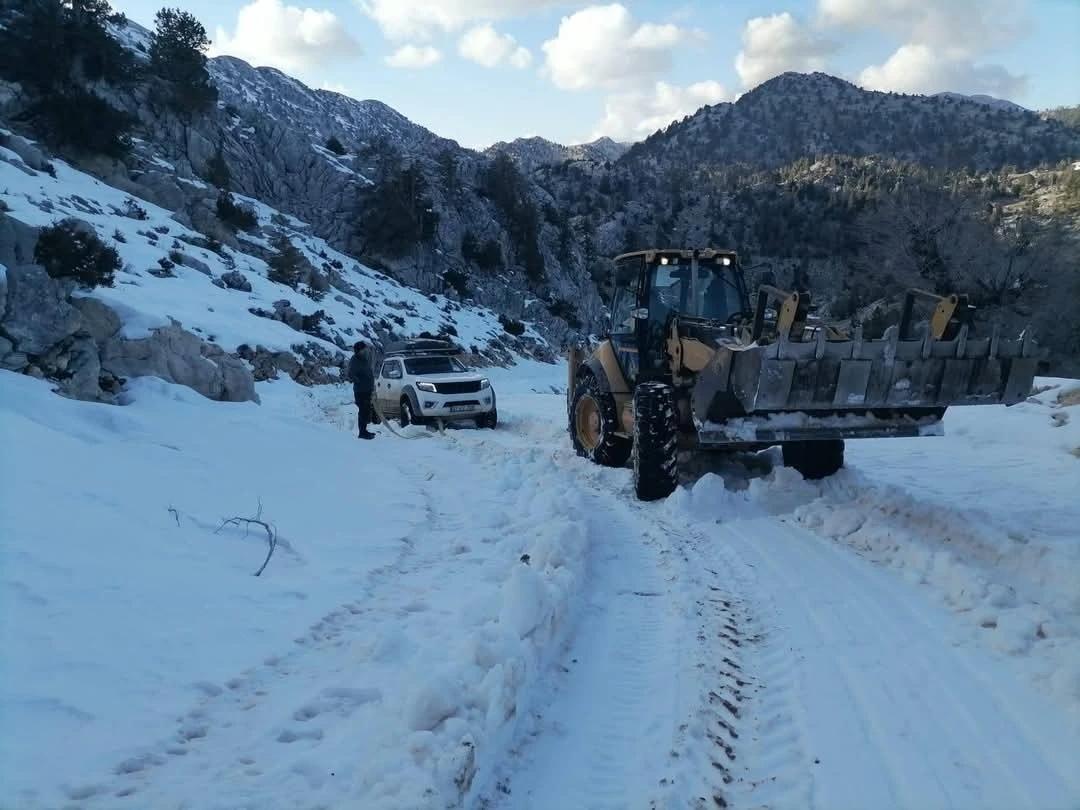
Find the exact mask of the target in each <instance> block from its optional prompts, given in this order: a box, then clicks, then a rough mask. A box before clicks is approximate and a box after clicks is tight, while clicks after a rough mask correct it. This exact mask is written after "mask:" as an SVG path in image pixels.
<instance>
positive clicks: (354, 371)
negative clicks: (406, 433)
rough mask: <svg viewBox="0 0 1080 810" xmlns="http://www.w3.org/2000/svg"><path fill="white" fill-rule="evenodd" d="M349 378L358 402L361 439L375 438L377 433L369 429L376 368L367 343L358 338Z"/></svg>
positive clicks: (354, 396)
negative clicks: (372, 362) (372, 364)
mask: <svg viewBox="0 0 1080 810" xmlns="http://www.w3.org/2000/svg"><path fill="white" fill-rule="evenodd" d="M349 380H350V381H351V382H352V387H353V400H354V401H355V402H356V409H357V413H356V427H357V429H358V430H359V433H358V435H359V437H360V438H361V439H374V438H375V434H374V433H372V432H371V431H369V430H368V422H370V421H371V397H372V396H373V395H374V393H375V370H374V369H373V368H372V367H371V357H370V356H369V355H368V347H367V344H366V343H365V342H364V341H362V340H358V341H356V343H354V344H353V356H352V358H351V359H350V360H349Z"/></svg>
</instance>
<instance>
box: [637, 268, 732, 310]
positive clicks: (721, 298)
mask: <svg viewBox="0 0 1080 810" xmlns="http://www.w3.org/2000/svg"><path fill="white" fill-rule="evenodd" d="M690 273H691V265H690V263H689V262H688V261H687V262H684V263H681V264H673V263H672V264H658V265H656V269H655V271H654V275H653V283H652V300H651V301H650V302H649V310H650V313H649V315H650V319H651V318H652V317H653V310H654V309H655V310H656V316H657V317H658V318H659V319H660V320H663V319H664V318H666V316H667V314H668V313H670V312H677V313H679V314H680V315H684V316H687V317H691V318H704V319H707V320H715V321H726V320H727V319H728V318H730V317H731V316H732V315H734V314H735V313H737V312H740V311H741V310H742V309H743V302H742V290H741V288H740V287H739V280H738V275H737V274H736V271H735V267H734V266H733V265H722V264H700V265H699V266H698V268H697V284H696V285H691V281H690ZM695 287H696V296H695V295H694V292H695V290H694V288H695Z"/></svg>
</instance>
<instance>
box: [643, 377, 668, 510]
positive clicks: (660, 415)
mask: <svg viewBox="0 0 1080 810" xmlns="http://www.w3.org/2000/svg"><path fill="white" fill-rule="evenodd" d="M678 453H679V428H678V424H677V422H676V418H675V391H674V389H673V388H672V387H671V386H670V385H665V384H664V383H657V382H647V383H641V385H639V386H638V387H637V388H636V389H635V390H634V452H633V456H634V490H635V492H636V493H637V497H638V499H639V500H642V501H658V500H660V499H662V498H666V497H667V496H668V495H670V494H671V493H672V492H674V491H675V487H676V486H678V484H679V456H678Z"/></svg>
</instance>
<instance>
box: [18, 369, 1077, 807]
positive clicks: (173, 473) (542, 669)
mask: <svg viewBox="0 0 1080 810" xmlns="http://www.w3.org/2000/svg"><path fill="white" fill-rule="evenodd" d="M490 371H491V373H490V374H488V371H485V375H487V376H490V378H491V379H492V384H493V386H494V387H495V389H496V391H497V392H498V395H499V398H500V399H499V401H500V419H501V423H500V427H499V428H498V429H497V430H494V431H490V430H476V429H475V428H472V427H469V426H461V427H460V429H459V428H458V427H452V428H450V429H448V430H446V431H445V433H442V434H440V433H439V432H437V431H427V430H424V429H422V428H416V427H413V428H410V429H408V430H407V431H404V435H406V436H410V437H416V438H418V439H420V440H416V441H411V440H407V439H399V438H397V437H395V436H392V435H390V434H389V433H388V432H387V431H386V429H385V428H384V427H381V426H377V427H376V428H375V430H376V431H377V432H378V433H379V434H380V435H379V436H378V437H377V438H376V439H375V440H374V441H372V442H358V441H357V439H356V438H355V433H354V431H355V426H354V421H353V420H354V416H355V410H354V409H353V408H352V407H351V403H350V396H349V392H348V391H346V390H345V389H344V388H343V387H340V386H324V387H321V388H315V389H309V388H304V387H301V386H298V385H296V384H295V383H292V382H291V381H288V380H280V381H275V382H265V383H260V384H259V394H260V398H261V401H262V404H261V405H255V404H254V403H242V404H225V403H213V402H210V401H208V400H205V399H203V398H202V397H200V396H198V395H197V394H195V393H193V392H191V391H189V390H188V389H185V388H182V387H177V386H172V385H168V384H165V383H163V382H161V381H158V380H150V379H143V380H137V381H134V382H133V384H132V387H131V391H130V394H129V396H128V399H127V404H125V405H123V406H119V407H118V406H108V405H99V404H90V403H83V402H75V401H70V400H66V399H63V398H61V397H57V396H56V395H54V394H52V393H51V391H50V386H49V384H48V383H45V382H42V381H38V380H34V379H31V378H27V377H23V376H18V375H15V374H11V373H7V372H4V373H2V374H0V403H2V404H0V430H2V431H3V435H4V438H5V441H4V446H5V463H6V465H9V468H10V469H12V470H16V471H18V475H16V476H10V480H9V481H8V482H6V483H5V487H4V490H3V495H2V499H3V509H2V510H0V515H2V517H0V537H3V538H4V542H3V546H2V554H3V558H2V559H0V570H3V571H4V572H5V576H4V579H3V584H2V593H3V600H4V616H5V621H4V624H3V632H4V637H3V639H2V643H3V645H4V649H5V650H8V651H16V652H15V654H13V655H12V654H9V655H8V656H7V657H6V658H5V663H4V664H3V667H2V669H0V673H2V677H0V711H2V712H3V714H4V716H5V717H6V718H8V722H9V724H10V726H11V727H12V728H17V729H19V730H20V733H19V734H17V735H9V736H8V737H7V738H6V741H5V743H4V746H5V747H4V750H3V752H2V753H0V762H2V763H3V766H2V770H0V783H2V784H3V793H4V795H6V796H9V797H12V798H13V800H14V801H15V802H16V803H17V805H18V806H19V807H25V808H28V810H33V808H45V807H56V806H67V805H68V804H70V805H71V806H75V807H84V808H87V810H91V809H92V808H97V807H109V808H123V807H133V808H134V807H146V806H155V807H157V806H178V805H180V804H182V803H186V804H184V806H187V807H192V808H219V807H241V806H243V807H260V808H278V807H281V808H284V807H295V806H303V807H345V806H363V807H365V808H373V809H374V810H383V808H406V807H420V806H423V807H442V806H464V807H470V808H472V807H481V806H484V802H490V805H489V806H491V807H504V808H515V809H516V808H522V809H524V808H531V807H537V808H540V807H544V808H546V807H572V806H573V807H579V806H595V805H597V804H603V805H604V806H624V807H625V806H638V805H636V804H634V801H635V800H636V798H635V797H640V796H642V795H644V796H646V797H647V798H648V799H649V800H651V801H655V802H656V805H655V806H656V807H658V808H659V807H671V808H676V807H680V808H681V807H691V806H694V805H693V803H694V801H696V799H697V798H698V797H699V796H708V795H710V792H712V793H713V794H715V795H718V796H722V797H724V800H725V801H728V802H729V803H730V804H731V806H752V805H753V806H756V805H757V804H768V805H769V806H772V807H777V808H783V807H792V808H796V807H835V806H838V805H843V804H845V803H848V804H850V801H851V800H858V801H860V802H862V803H869V804H872V805H873V806H875V807H882V808H893V807H914V806H918V807H937V806H946V799H948V800H949V801H952V802H953V806H957V805H964V806H981V807H998V806H1000V807H1005V806H1008V807H1052V806H1065V805H1066V804H1068V802H1069V801H1072V802H1073V803H1075V800H1076V799H1077V798H1078V797H1080V783H1078V777H1077V776H1076V775H1075V774H1073V771H1074V770H1075V769H1073V768H1072V767H1071V765H1070V763H1071V761H1072V759H1071V757H1070V756H1069V755H1068V752H1069V751H1070V750H1072V751H1075V750H1076V746H1077V744H1078V743H1080V690H1077V689H1076V686H1077V680H1076V679H1077V674H1078V673H1077V663H1078V662H1080V647H1078V646H1077V639H1078V638H1080V636H1078V634H1077V631H1078V629H1080V628H1078V623H1077V618H1078V616H1080V604H1078V603H1077V599H1076V594H1077V593H1080V589H1078V588H1077V587H1076V583H1077V581H1078V580H1077V579H1076V575H1077V572H1078V570H1080V568H1078V566H1077V562H1078V558H1077V551H1076V549H1077V543H1076V534H1075V531H1076V530H1075V527H1076V526H1077V525H1080V507H1078V505H1077V502H1076V499H1075V497H1072V496H1073V495H1074V493H1075V492H1076V491H1077V487H1076V484H1077V483H1080V478H1078V471H1077V466H1076V465H1077V464H1078V463H1080V462H1078V460H1077V457H1076V456H1075V455H1073V454H1072V453H1071V452H1069V451H1070V450H1071V449H1073V448H1075V447H1076V446H1078V445H1080V433H1078V432H1077V425H1080V418H1078V419H1061V418H1054V417H1056V416H1058V415H1059V414H1070V415H1071V414H1072V413H1073V412H1074V411H1075V408H1076V406H1075V405H1063V404H1059V403H1058V400H1057V396H1058V395H1059V394H1060V393H1062V391H1063V390H1067V389H1069V388H1070V386H1073V387H1077V388H1080V383H1075V382H1072V381H1062V380H1040V381H1039V382H1040V384H1044V385H1054V386H1057V387H1055V388H1051V389H1048V390H1046V391H1045V392H1043V393H1040V394H1039V395H1038V396H1037V397H1036V398H1035V399H1034V400H1032V401H1030V402H1028V403H1025V404H1022V405H1017V406H1014V407H1013V408H1003V407H1000V406H992V407H986V408H966V409H955V410H954V411H950V412H949V413H948V414H947V416H946V435H945V437H944V438H928V439H911V440H904V439H885V440H864V441H853V442H849V444H848V462H849V463H848V467H847V468H846V469H844V470H842V471H841V472H840V473H839V474H838V475H837V476H835V477H834V478H833V479H830V480H828V481H825V482H813V483H810V482H806V481H803V480H802V479H801V478H800V477H799V476H798V475H797V474H796V473H794V472H793V471H791V470H789V469H785V468H782V467H775V468H774V464H775V462H776V456H777V455H778V453H777V452H776V451H767V452H765V453H762V454H758V455H756V456H752V457H751V456H735V457H732V458H729V459H727V460H723V461H718V462H717V463H715V464H713V465H712V466H711V469H706V470H705V471H703V472H702V471H696V472H694V473H693V474H691V475H689V477H688V478H687V480H686V482H685V484H684V486H682V487H681V488H680V489H679V490H678V491H677V492H676V493H675V494H673V495H672V496H671V497H670V498H668V499H667V500H666V501H663V502H660V503H658V504H641V503H638V502H636V501H634V500H633V497H632V494H631V493H632V488H631V485H630V472H629V470H612V469H605V468H600V467H596V466H593V465H591V464H588V463H587V462H585V461H584V460H583V459H580V458H577V457H576V456H575V455H574V454H573V452H572V450H570V448H569V446H568V444H569V443H568V441H567V439H566V431H565V385H566V383H565V376H564V375H565V367H564V366H562V365H556V366H551V365H547V364H543V363H539V362H523V363H520V364H518V365H516V366H513V367H510V368H506V369H491V370H490ZM1066 401H1068V400H1066ZM1059 423H1061V424H1060V426H1056V425H1058V424H1059ZM60 459H63V462H62V463H58V461H59V460H60ZM1021 473H1022V474H1021ZM977 490H980V491H982V492H983V493H984V498H985V493H988V492H989V493H993V495H992V500H985V499H984V500H982V502H981V504H973V503H971V496H972V493H973V492H975V491H977ZM463 496H464V497H463ZM55 503H63V505H64V508H62V509H56V508H50V505H51V504H55ZM260 503H261V506H262V516H263V517H264V518H265V519H267V520H268V521H272V523H273V525H274V527H275V528H276V531H277V533H278V535H277V536H278V538H279V540H278V545H277V547H276V550H275V551H274V554H273V555H272V557H271V558H270V560H269V562H268V563H267V565H266V569H265V571H264V572H263V573H262V575H261V576H259V577H256V576H253V574H254V572H255V571H256V570H257V569H258V567H259V566H260V565H261V564H262V562H263V560H264V558H265V556H266V549H267V545H266V537H265V534H264V533H263V532H262V530H261V529H260V528H259V527H250V530H249V531H247V532H245V531H244V530H242V529H241V528H239V527H226V528H224V529H221V528H220V524H221V522H222V520H223V519H224V518H227V517H230V516H240V517H252V516H254V515H255V514H256V512H257V511H258V509H259V504H260ZM945 529H948V534H946V533H945V531H944V530H945ZM1016 532H1022V533H1023V537H1024V542H1023V543H1018V542H1017V541H1016V540H1014V539H1013V540H1011V539H1010V535H1013V534H1015V533H1016ZM886 537H887V538H889V539H888V542H886V541H885V540H884V539H882V538H886ZM1008 543H1012V544H1013V545H1014V546H1018V548H1015V549H1010V547H1009V546H1008ZM525 555H527V556H525ZM991 615H992V616H993V617H994V618H995V619H996V626H993V627H991V626H988V625H987V618H988V617H990V616H991ZM1040 627H1041V628H1042V630H1041V631H1040V630H1039V629H1038V628H1040ZM1018 640H1022V642H1023V643H1018ZM725 702H726V703H725ZM727 704H730V705H731V706H733V707H735V709H736V711H737V712H738V715H733V714H732V713H731V712H730V710H729V709H727V708H725V707H726V705H727ZM725 724H726V725H725ZM730 731H737V732H738V737H736V736H734V735H732V734H731V733H730ZM905 740H907V741H909V742H910V743H911V744H910V745H909V744H908V743H907V742H905ZM728 748H730V750H731V756H733V757H734V759H732V758H730V757H729V756H728V755H727V753H726V751H727V749H728ZM673 754H674V756H673ZM1002 762H1004V763H1005V765H1003V766H1001V767H998V766H999V765H1001V763H1002ZM853 763H858V764H857V765H853ZM725 775H726V779H725V778H724V777H725ZM890 785H891V787H890ZM860 791H865V792H860Z"/></svg>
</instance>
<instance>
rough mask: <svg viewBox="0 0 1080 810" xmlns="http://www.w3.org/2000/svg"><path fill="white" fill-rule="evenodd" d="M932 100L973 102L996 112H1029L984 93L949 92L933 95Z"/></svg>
mask: <svg viewBox="0 0 1080 810" xmlns="http://www.w3.org/2000/svg"><path fill="white" fill-rule="evenodd" d="M932 98H943V99H947V100H952V101H974V102H976V103H977V104H985V105H986V106H987V107H992V108H993V109H996V110H1009V111H1022V112H1030V110H1028V109H1027V107H1023V106H1021V105H1019V104H1017V103H1016V102H1015V101H1009V100H1008V99H1007V98H998V97H997V96H989V95H986V94H985V93H975V94H973V95H965V94H963V93H949V92H946V93H934V95H933V96H932Z"/></svg>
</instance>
